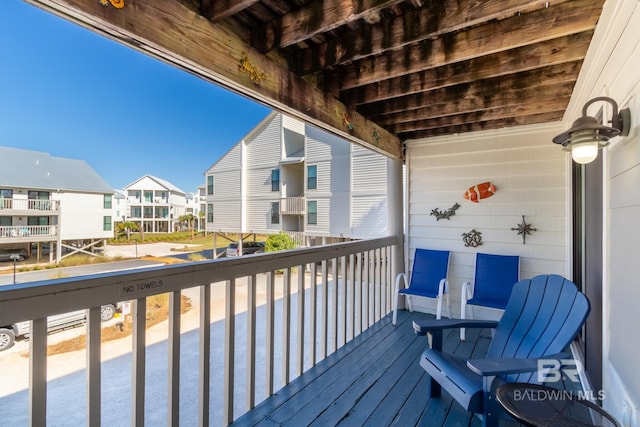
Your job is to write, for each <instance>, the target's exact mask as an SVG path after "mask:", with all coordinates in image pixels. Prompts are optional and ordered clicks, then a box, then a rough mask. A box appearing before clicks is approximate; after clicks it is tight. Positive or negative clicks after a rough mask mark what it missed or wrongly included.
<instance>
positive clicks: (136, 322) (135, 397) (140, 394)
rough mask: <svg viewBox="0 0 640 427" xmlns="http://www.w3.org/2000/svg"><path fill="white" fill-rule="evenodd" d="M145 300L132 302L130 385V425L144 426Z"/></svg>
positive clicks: (140, 299)
mask: <svg viewBox="0 0 640 427" xmlns="http://www.w3.org/2000/svg"><path fill="white" fill-rule="evenodd" d="M146 317H147V299H146V298H138V299H135V300H134V301H133V355H132V361H131V363H132V380H131V382H132V384H131V405H132V408H131V414H132V416H131V425H132V426H134V427H135V426H143V425H144V403H145V402H144V378H145V370H146V366H145V357H144V354H145V346H146V328H145V327H146Z"/></svg>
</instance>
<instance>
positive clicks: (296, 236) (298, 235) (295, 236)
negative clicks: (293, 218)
mask: <svg viewBox="0 0 640 427" xmlns="http://www.w3.org/2000/svg"><path fill="white" fill-rule="evenodd" d="M284 233H285V234H286V235H287V236H289V237H290V238H291V240H293V243H294V244H295V245H296V248H301V247H303V246H305V240H304V237H305V236H304V231H284Z"/></svg>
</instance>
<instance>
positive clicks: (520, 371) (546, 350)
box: [413, 275, 590, 427]
mask: <svg viewBox="0 0 640 427" xmlns="http://www.w3.org/2000/svg"><path fill="white" fill-rule="evenodd" d="M589 309H590V307H589V301H588V300H587V298H586V297H585V296H584V294H582V293H580V292H579V291H578V289H577V288H576V286H575V284H574V283H573V282H571V281H569V280H567V279H565V278H564V277H562V276H557V275H548V276H547V275H543V276H536V277H534V278H533V279H525V280H521V281H519V282H518V283H516V285H515V286H514V287H513V292H512V294H511V298H510V299H509V303H508V304H507V307H506V309H505V311H504V314H503V315H502V318H501V319H500V321H499V322H495V321H488V320H470V319H467V320H462V319H441V320H423V321H414V322H413V327H414V330H415V332H416V333H417V334H418V335H425V334H427V333H428V334H430V335H432V337H431V338H432V346H431V348H430V349H428V350H426V351H425V352H424V353H423V354H422V356H421V357H420V366H422V368H424V369H425V370H426V371H427V374H428V375H429V376H430V377H431V382H430V387H431V392H430V393H431V396H432V397H437V396H439V395H440V392H441V387H443V388H444V389H445V390H446V391H447V392H448V393H449V394H450V395H451V396H452V397H453V398H454V399H455V400H456V401H457V402H458V403H459V404H460V405H462V406H463V407H464V408H465V409H467V410H468V411H471V412H475V413H478V414H482V418H483V423H482V425H483V426H484V427H493V426H497V425H498V417H499V416H500V415H503V414H504V412H503V411H502V410H501V408H500V405H499V404H498V403H497V402H496V400H495V390H496V389H497V387H498V386H500V385H501V384H504V383H506V382H529V383H540V381H539V378H538V374H537V370H538V361H540V360H546V361H551V360H553V361H555V362H554V363H556V364H558V363H562V360H565V359H568V358H570V356H569V355H568V354H565V353H562V352H563V351H564V350H565V349H566V348H567V347H568V345H569V344H570V343H571V342H572V341H573V339H574V338H575V337H576V335H577V334H578V332H579V331H580V328H581V327H582V325H583V324H584V322H585V320H586V318H587V315H588V314H589ZM460 327H467V328H471V327H479V328H487V327H492V328H495V335H494V337H493V339H492V340H491V344H490V345H489V349H488V350H487V355H486V357H485V358H482V359H469V360H467V359H464V358H459V357H456V356H455V355H453V354H449V353H445V352H443V351H442V332H443V330H444V329H448V328H460ZM545 363H547V362H545Z"/></svg>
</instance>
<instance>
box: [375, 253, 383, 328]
mask: <svg viewBox="0 0 640 427" xmlns="http://www.w3.org/2000/svg"><path fill="white" fill-rule="evenodd" d="M374 253H375V258H376V263H375V264H374V268H375V277H376V278H375V281H374V286H375V290H376V317H375V320H376V322H377V321H378V320H380V317H381V315H382V256H381V250H380V249H376V250H375V251H374Z"/></svg>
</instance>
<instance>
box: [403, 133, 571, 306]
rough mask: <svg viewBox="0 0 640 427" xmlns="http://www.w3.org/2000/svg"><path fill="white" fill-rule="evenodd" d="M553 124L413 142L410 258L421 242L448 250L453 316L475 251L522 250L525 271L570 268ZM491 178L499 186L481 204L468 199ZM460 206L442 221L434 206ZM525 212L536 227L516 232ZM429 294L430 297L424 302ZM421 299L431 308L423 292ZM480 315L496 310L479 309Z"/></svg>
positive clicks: (562, 165) (561, 161)
mask: <svg viewBox="0 0 640 427" xmlns="http://www.w3.org/2000/svg"><path fill="white" fill-rule="evenodd" d="M560 129H561V128H560V127H559V125H558V124H556V125H554V126H548V125H547V126H522V127H520V128H516V130H508V129H507V130H497V131H485V132H476V133H472V134H468V135H464V136H455V137H443V138H433V139H430V140H423V141H413V142H410V143H409V144H408V151H407V158H408V159H409V160H408V195H409V199H408V200H409V206H408V210H409V212H408V227H409V239H408V254H407V255H408V256H407V260H408V265H409V266H411V265H412V262H413V254H414V250H415V249H416V248H427V249H445V250H450V251H452V252H451V258H450V268H449V283H450V287H451V298H452V305H453V312H454V315H457V314H459V311H460V310H459V301H460V288H461V285H462V283H463V282H464V281H470V280H472V279H473V274H474V265H475V254H476V253H477V252H483V253H491V254H505V255H519V256H520V257H521V268H520V270H521V272H520V276H521V278H526V277H532V276H534V275H536V274H549V273H556V274H562V275H566V274H567V270H568V266H567V249H566V247H567V243H568V242H567V235H568V234H567V219H566V218H567V211H566V200H565V197H566V192H567V177H566V165H567V161H566V155H565V154H564V153H563V152H562V151H561V150H559V149H558V147H557V146H554V145H553V144H552V143H551V142H550V141H551V138H552V137H553V135H555V134H557V133H559V131H560ZM485 181H490V182H492V183H493V184H494V185H495V186H496V189H497V190H496V193H495V194H494V195H493V196H492V197H489V198H487V199H482V200H480V202H479V203H472V202H470V201H468V200H465V199H464V198H463V194H464V192H465V191H466V190H467V189H468V188H469V187H471V186H473V185H476V184H479V183H482V182H485ZM454 203H458V204H459V205H460V208H459V209H458V210H457V211H456V214H455V216H452V217H451V219H450V220H446V219H441V220H439V221H437V220H436V218H435V216H431V215H430V214H431V212H432V210H433V209H436V208H437V209H439V210H446V209H448V208H450V207H452V205H453V204H454ZM521 215H525V216H526V221H527V223H530V224H532V226H533V227H534V228H537V229H538V231H536V232H534V233H533V234H532V235H531V236H527V240H526V244H525V245H523V244H522V237H521V236H519V235H517V234H516V233H517V232H516V231H512V230H511V228H512V227H517V225H518V224H519V223H521V222H522V216H521ZM472 229H476V230H477V231H479V232H481V233H482V241H483V244H482V245H481V246H479V247H477V248H471V247H465V245H464V242H463V240H462V233H467V232H469V231H471V230H472ZM425 301H426V302H425ZM417 303H418V306H420V307H422V308H423V309H427V311H431V308H432V307H433V305H432V304H430V302H429V301H428V300H424V299H421V300H420V301H418V302H417ZM476 313H477V314H478V315H481V316H482V315H484V316H492V315H493V314H494V313H491V312H484V313H482V312H481V311H480V310H476Z"/></svg>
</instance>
